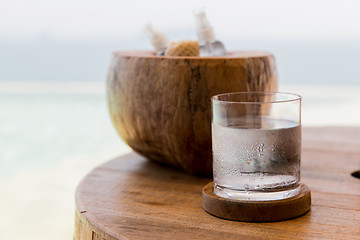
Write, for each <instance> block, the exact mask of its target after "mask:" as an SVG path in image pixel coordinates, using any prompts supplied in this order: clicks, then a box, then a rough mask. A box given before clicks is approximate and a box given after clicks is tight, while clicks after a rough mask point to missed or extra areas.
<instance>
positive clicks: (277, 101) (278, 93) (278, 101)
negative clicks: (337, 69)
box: [211, 91, 302, 104]
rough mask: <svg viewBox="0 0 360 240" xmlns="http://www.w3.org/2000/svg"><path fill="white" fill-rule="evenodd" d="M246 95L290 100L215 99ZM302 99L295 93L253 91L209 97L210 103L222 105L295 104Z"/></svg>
mask: <svg viewBox="0 0 360 240" xmlns="http://www.w3.org/2000/svg"><path fill="white" fill-rule="evenodd" d="M247 94H258V95H286V96H290V97H292V98H289V99H286V100H276V101H268V102H266V101H265V102H249V101H233V100H220V99H216V98H219V97H222V96H226V95H227V96H230V95H247ZM301 100H302V97H301V96H300V95H299V94H296V93H288V92H262V91H253V92H251V91H250V92H228V93H221V94H217V95H214V96H212V97H211V101H215V102H222V103H237V104H268V103H270V104H271V103H287V102H296V101H301Z"/></svg>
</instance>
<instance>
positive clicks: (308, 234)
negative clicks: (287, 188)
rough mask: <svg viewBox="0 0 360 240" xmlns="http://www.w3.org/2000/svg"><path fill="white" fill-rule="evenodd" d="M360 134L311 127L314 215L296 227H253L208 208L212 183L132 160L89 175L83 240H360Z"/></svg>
mask: <svg viewBox="0 0 360 240" xmlns="http://www.w3.org/2000/svg"><path fill="white" fill-rule="evenodd" d="M359 137H360V128H354V127H349V128H341V127H337V128H330V127H327V128H304V129H303V149H302V150H303V151H302V172H301V176H302V180H301V181H302V182H303V183H304V184H306V185H307V186H309V188H310V189H311V194H312V205H311V211H309V212H308V213H306V214H305V215H303V216H301V217H299V218H295V219H292V220H287V221H281V222H270V223H248V222H236V221H230V220H224V219H220V218H217V217H214V216H212V215H210V214H208V213H206V212H205V211H204V210H203V209H202V199H201V190H202V188H203V186H204V185H206V184H207V183H208V182H209V181H211V179H210V178H200V177H195V176H191V175H188V174H186V173H183V172H181V171H179V170H177V169H174V168H172V167H168V166H164V165H161V164H157V163H154V162H150V161H147V160H146V159H144V158H143V157H141V156H140V155H137V154H134V153H133V154H129V155H126V156H123V157H120V158H117V159H114V160H112V161H109V162H107V163H105V164H103V165H101V166H99V167H98V168H96V169H94V170H93V171H92V172H91V173H89V174H88V175H87V176H86V177H85V178H84V179H83V181H82V182H81V183H80V184H79V186H78V188H77V191H76V217H75V239H76V240H80V239H81V240H90V239H102V240H104V239H105V240H114V239H352V240H353V239H360V179H358V178H355V177H353V176H351V173H352V172H354V171H356V170H359V169H360V138H359Z"/></svg>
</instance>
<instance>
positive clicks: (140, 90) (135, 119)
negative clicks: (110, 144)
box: [107, 51, 278, 175]
mask: <svg viewBox="0 0 360 240" xmlns="http://www.w3.org/2000/svg"><path fill="white" fill-rule="evenodd" d="M277 84H278V83H277V72H276V66H275V59H274V57H273V55H272V54H270V53H267V52H258V51H253V52H245V51H244V52H240V51H238V52H230V53H229V54H228V55H226V56H222V57H166V56H155V55H153V52H150V51H148V52H146V51H143V52H135V51H134V52H116V53H114V55H113V58H112V61H111V64H110V69H109V74H108V79H107V98H108V105H109V112H110V116H111V119H112V122H113V125H114V126H115V128H116V130H117V132H118V134H119V135H120V137H121V138H122V139H123V140H124V141H125V142H126V143H127V144H128V145H129V146H130V147H131V148H132V149H134V150H135V151H136V152H138V153H140V154H142V155H143V156H145V157H147V158H148V159H150V160H154V161H158V162H163V163H166V164H169V165H172V166H175V167H177V168H180V169H183V170H185V171H187V172H189V173H191V174H195V175H211V173H212V165H211V163H212V157H211V101H210V98H211V97H212V96H214V95H217V94H220V93H226V92H241V91H242V92H243V91H266V92H276V91H277Z"/></svg>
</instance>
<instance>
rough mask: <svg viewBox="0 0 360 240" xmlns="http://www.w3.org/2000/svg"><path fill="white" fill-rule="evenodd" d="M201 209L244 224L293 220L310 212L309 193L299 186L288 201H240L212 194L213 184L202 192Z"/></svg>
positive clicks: (305, 188) (305, 187)
mask: <svg viewBox="0 0 360 240" xmlns="http://www.w3.org/2000/svg"><path fill="white" fill-rule="evenodd" d="M202 202H203V208H204V210H205V211H206V212H208V213H210V214H212V215H214V216H216V217H220V218H225V219H230V220H238V221H244V222H272V221H281V220H286V219H291V218H295V217H298V216H301V215H303V214H304V213H306V212H307V211H309V210H310V206H311V192H310V189H309V187H308V186H306V185H305V184H301V192H300V193H299V194H298V195H296V196H294V197H292V198H288V199H283V200H273V201H241V200H233V199H227V198H223V197H219V196H217V195H215V194H214V182H210V183H208V184H207V185H205V187H204V188H203V190H202Z"/></svg>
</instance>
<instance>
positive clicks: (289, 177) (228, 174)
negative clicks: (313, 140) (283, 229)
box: [212, 118, 301, 200]
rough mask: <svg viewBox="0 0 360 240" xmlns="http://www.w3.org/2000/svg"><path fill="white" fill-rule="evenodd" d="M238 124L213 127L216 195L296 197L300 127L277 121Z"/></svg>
mask: <svg viewBox="0 0 360 240" xmlns="http://www.w3.org/2000/svg"><path fill="white" fill-rule="evenodd" d="M237 122H238V124H237V125H232V126H222V125H218V124H214V123H213V125H212V134H213V136H212V138H213V169H214V183H215V187H214V192H215V194H217V195H219V196H222V197H227V198H234V199H246V200H275V199H284V198H288V197H292V196H294V195H296V194H298V193H299V192H300V187H299V183H300V159H301V125H299V124H298V123H296V122H293V121H287V120H279V119H253V118H244V119H241V120H240V121H237Z"/></svg>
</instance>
